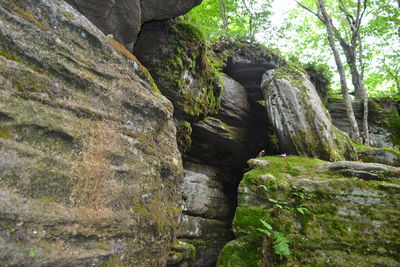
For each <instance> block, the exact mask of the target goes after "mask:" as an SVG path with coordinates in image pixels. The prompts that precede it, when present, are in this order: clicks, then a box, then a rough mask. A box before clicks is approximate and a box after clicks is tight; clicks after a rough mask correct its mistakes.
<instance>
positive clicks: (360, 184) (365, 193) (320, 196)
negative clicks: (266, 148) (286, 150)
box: [217, 156, 400, 267]
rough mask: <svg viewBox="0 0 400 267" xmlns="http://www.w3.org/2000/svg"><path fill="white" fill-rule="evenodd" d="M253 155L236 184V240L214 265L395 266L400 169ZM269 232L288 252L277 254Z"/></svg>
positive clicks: (356, 163)
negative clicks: (255, 158) (250, 167)
mask: <svg viewBox="0 0 400 267" xmlns="http://www.w3.org/2000/svg"><path fill="white" fill-rule="evenodd" d="M255 161H256V160H251V161H250V162H249V163H251V164H250V165H251V166H253V169H252V170H251V171H249V172H248V173H246V174H245V175H244V179H243V180H242V181H241V183H240V186H239V193H238V208H237V209H236V214H235V218H234V220H233V231H234V233H235V235H236V237H237V239H235V240H234V241H231V242H230V243H228V244H227V245H226V246H225V247H224V248H223V249H222V251H221V255H220V256H219V259H218V264H217V266H218V267H223V266H255V267H257V266H259V267H261V266H354V265H357V266H397V265H398V264H399V262H400V258H399V239H398V236H399V234H400V233H399V229H400V225H399V221H398V214H399V212H398V210H399V208H400V187H399V185H398V182H399V179H400V168H394V167H391V166H386V165H382V164H371V163H361V162H334V163H324V162H323V161H321V160H318V159H311V158H302V157H298V156H289V157H286V158H281V157H279V156H278V157H265V158H262V159H257V161H256V162H255ZM261 161H264V162H265V164H262V163H261ZM350 173H352V174H353V175H349V174H350ZM360 173H363V174H362V175H361V176H359V174H360ZM373 177H375V178H373ZM371 178H372V179H371ZM263 222H264V223H263ZM266 223H267V224H269V225H270V226H271V228H267V227H266V226H265V225H266ZM266 232H270V233H271V234H270V235H267V234H265V233H266ZM273 233H275V234H278V235H279V236H280V238H281V240H282V237H283V238H285V239H287V240H289V241H290V242H289V247H288V249H289V253H290V255H291V256H290V257H285V256H282V255H279V254H277V253H280V251H279V250H277V249H276V248H274V246H275V244H276V243H277V241H276V240H277V239H276V235H273ZM281 251H282V250H281Z"/></svg>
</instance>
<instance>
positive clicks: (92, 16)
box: [67, 0, 202, 50]
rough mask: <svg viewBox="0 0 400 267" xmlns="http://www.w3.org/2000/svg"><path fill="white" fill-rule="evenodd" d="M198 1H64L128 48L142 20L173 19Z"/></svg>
mask: <svg viewBox="0 0 400 267" xmlns="http://www.w3.org/2000/svg"><path fill="white" fill-rule="evenodd" d="M201 1H202V0H190V1H182V0H167V1H156V0H144V1H143V0H128V1H115V0H102V1H96V0H89V1H86V0H67V2H68V3H70V4H71V5H72V6H73V7H75V8H76V9H77V10H78V11H79V12H81V13H82V14H83V15H85V16H86V17H87V18H88V19H89V20H90V21H91V22H93V24H95V25H96V26H97V27H98V28H99V29H100V30H101V31H102V32H103V33H104V34H112V35H113V36H114V38H115V39H116V40H117V41H119V42H121V43H122V44H124V45H125V46H126V47H127V48H128V49H129V50H132V49H133V45H134V43H135V41H136V39H137V36H138V34H139V32H140V29H141V25H142V24H143V23H144V22H146V21H151V20H165V19H170V18H175V17H177V16H180V15H182V14H185V13H186V12H188V11H189V10H190V9H191V8H193V7H194V6H196V5H198V4H200V3H201Z"/></svg>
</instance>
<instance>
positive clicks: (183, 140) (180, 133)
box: [176, 121, 192, 155]
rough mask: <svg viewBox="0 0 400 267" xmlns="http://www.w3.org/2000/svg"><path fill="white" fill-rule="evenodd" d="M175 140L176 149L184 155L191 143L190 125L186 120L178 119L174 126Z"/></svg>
mask: <svg viewBox="0 0 400 267" xmlns="http://www.w3.org/2000/svg"><path fill="white" fill-rule="evenodd" d="M176 131H177V133H176V141H177V143H178V149H179V151H180V152H181V153H182V155H184V154H185V153H187V152H188V151H189V149H190V147H191V145H192V139H191V138H190V136H191V134H192V127H191V126H190V123H189V122H187V121H178V124H177V127H176Z"/></svg>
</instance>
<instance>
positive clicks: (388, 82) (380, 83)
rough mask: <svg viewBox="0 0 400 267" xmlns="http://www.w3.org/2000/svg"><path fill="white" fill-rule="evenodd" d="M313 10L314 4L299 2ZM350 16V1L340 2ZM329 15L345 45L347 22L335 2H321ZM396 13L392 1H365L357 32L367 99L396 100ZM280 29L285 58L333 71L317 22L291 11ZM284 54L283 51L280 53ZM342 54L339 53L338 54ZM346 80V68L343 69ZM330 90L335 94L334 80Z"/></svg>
mask: <svg viewBox="0 0 400 267" xmlns="http://www.w3.org/2000/svg"><path fill="white" fill-rule="evenodd" d="M300 2H301V3H302V4H304V5H306V6H307V7H310V8H311V9H313V10H317V6H316V2H317V1H314V0H303V1H300ZM344 3H345V5H346V7H347V8H348V10H349V12H350V13H351V14H354V13H355V12H356V9H357V6H356V1H354V0H344ZM325 4H326V6H327V9H328V12H329V15H330V16H331V18H332V20H333V23H334V24H335V26H336V28H337V30H338V32H339V33H340V34H341V35H342V37H343V38H344V39H345V40H346V41H347V42H349V40H350V38H351V32H350V28H349V25H348V22H347V20H346V18H345V16H343V12H342V11H341V10H340V8H339V1H332V0H325ZM399 24H400V9H399V8H398V6H397V4H396V3H395V2H394V1H393V0H383V1H381V0H371V1H367V6H366V13H365V16H364V21H363V23H362V25H361V28H360V33H361V37H362V41H363V60H364V62H365V67H366V69H365V75H364V82H365V85H366V89H367V91H368V93H369V95H370V96H373V97H377V96H391V97H393V96H396V95H399V96H400V49H399V47H400V38H399V35H398V34H399V32H398V30H399V29H398V25H399ZM283 28H284V33H285V34H284V35H283V40H285V44H284V45H286V44H287V46H289V45H290V47H291V48H292V49H290V52H289V54H290V55H292V56H296V57H298V58H299V59H300V60H301V61H302V62H310V61H316V62H325V63H327V64H328V65H329V66H330V69H331V70H334V69H335V66H334V65H333V62H332V61H328V59H330V58H332V55H331V53H330V50H329V47H328V44H327V38H326V33H325V29H324V26H323V24H322V23H321V21H320V20H319V19H317V18H316V17H314V16H312V15H311V14H310V13H308V12H307V11H305V10H302V9H301V8H298V9H295V10H292V11H291V14H290V16H289V19H288V21H287V23H286V25H285V26H284V27H283ZM283 50H285V49H283ZM340 52H342V54H343V51H340ZM346 71H347V73H348V77H350V76H349V68H348V66H346ZM332 87H333V89H335V90H338V88H339V81H338V78H337V77H335V79H334V83H333V84H332Z"/></svg>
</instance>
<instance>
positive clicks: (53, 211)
mask: <svg viewBox="0 0 400 267" xmlns="http://www.w3.org/2000/svg"><path fill="white" fill-rule="evenodd" d="M0 39H1V43H0V70H1V71H0V84H1V89H0V183H1V189H0V265H2V266H43V265H51V266H56V265H63V266H81V265H85V266H86V265H87V266H89V265H91V266H93V265H96V266H99V265H101V264H102V263H104V264H106V265H107V264H108V265H107V266H117V265H118V266H119V265H120V264H124V265H130V266H162V265H164V264H166V261H167V256H168V251H169V248H170V246H171V239H172V237H173V235H174V231H175V229H176V228H177V224H178V219H179V216H180V208H179V205H180V202H179V201H180V196H181V193H180V189H179V188H180V185H181V183H182V175H183V172H182V163H181V159H180V154H179V152H178V150H177V146H176V140H175V127H174V121H173V117H172V115H173V114H172V113H173V107H172V105H171V103H170V102H169V101H168V100H167V99H166V98H165V97H163V96H162V95H161V94H160V93H159V91H158V89H157V87H156V86H155V85H154V82H152V79H151V76H149V74H148V72H147V70H146V69H145V68H144V67H143V66H142V65H141V64H140V63H139V62H138V61H137V60H136V59H135V57H134V56H133V55H132V54H130V53H129V52H128V51H127V50H126V49H125V48H124V47H123V46H122V45H120V44H119V43H117V42H116V41H114V40H112V39H109V38H106V37H105V36H104V35H103V34H102V33H101V32H100V31H99V30H98V29H97V28H96V27H94V26H93V25H92V24H91V23H90V22H89V21H88V20H87V19H86V18H85V17H83V16H82V15H81V14H79V13H77V12H76V11H75V10H74V9H73V8H72V7H70V6H69V5H67V4H66V3H65V2H64V1H60V0H52V1H48V0H43V1H14V0H13V1H9V0H1V6H0ZM161 203H162V205H161Z"/></svg>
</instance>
